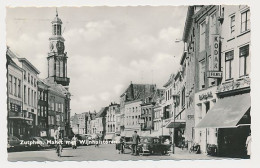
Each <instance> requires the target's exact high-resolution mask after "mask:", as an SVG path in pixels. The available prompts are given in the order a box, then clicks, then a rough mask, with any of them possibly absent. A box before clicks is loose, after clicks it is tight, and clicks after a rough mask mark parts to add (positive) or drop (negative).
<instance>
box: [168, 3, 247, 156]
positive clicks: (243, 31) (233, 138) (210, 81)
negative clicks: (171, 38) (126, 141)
mask: <svg viewBox="0 0 260 168" xmlns="http://www.w3.org/2000/svg"><path fill="white" fill-rule="evenodd" d="M244 17H246V18H244ZM234 19H235V20H234ZM230 23H232V25H233V26H236V28H234V27H232V26H231V27H230ZM244 24H245V25H246V26H245V25H244ZM244 26H245V27H244ZM183 42H184V53H183V55H182V58H181V61H180V65H181V68H180V71H179V72H180V73H181V76H182V77H181V79H180V80H178V79H177V80H176V78H175V80H174V81H173V85H174V86H173V87H172V88H173V94H172V96H173V101H172V108H171V110H170V111H171V113H172V114H173V115H172V116H173V117H171V121H170V122H168V124H166V126H165V127H166V128H169V129H172V131H174V141H175V144H176V145H177V146H178V143H179V142H178V141H179V140H182V141H185V143H186V144H187V145H188V147H190V146H191V145H192V144H195V143H196V144H199V145H200V150H201V153H203V154H215V155H219V156H234V157H242V156H244V155H246V147H245V146H246V139H247V137H248V136H249V135H250V133H251V113H250V111H251V96H250V90H251V89H250V67H251V66H250V60H251V54H250V9H249V7H248V6H246V5H237V6H216V5H209V6H190V7H189V8H188V12H187V18H186V22H185V29H184V34H183ZM202 45H203V46H202ZM179 72H178V73H179ZM178 73H177V75H175V77H176V76H178ZM178 84H179V87H178V86H177V85H178ZM183 101H184V105H183ZM181 114H183V116H185V117H184V118H183V119H181V118H180V115H181ZM181 137H182V138H181Z"/></svg>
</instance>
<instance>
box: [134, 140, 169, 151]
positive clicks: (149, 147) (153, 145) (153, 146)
mask: <svg viewBox="0 0 260 168" xmlns="http://www.w3.org/2000/svg"><path fill="white" fill-rule="evenodd" d="M170 147H171V145H170V144H163V143H161V139H159V138H157V137H149V136H143V137H140V144H138V147H137V150H138V153H139V154H141V155H143V154H162V155H165V154H167V153H168V151H169V150H170Z"/></svg>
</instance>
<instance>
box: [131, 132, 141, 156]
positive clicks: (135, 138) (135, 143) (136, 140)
mask: <svg viewBox="0 0 260 168" xmlns="http://www.w3.org/2000/svg"><path fill="white" fill-rule="evenodd" d="M132 139H133V143H132V155H135V156H136V155H137V146H138V143H139V142H140V137H139V135H138V134H137V131H134V134H133V135H132Z"/></svg>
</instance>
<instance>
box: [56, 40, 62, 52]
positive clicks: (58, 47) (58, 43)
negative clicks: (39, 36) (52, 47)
mask: <svg viewBox="0 0 260 168" xmlns="http://www.w3.org/2000/svg"><path fill="white" fill-rule="evenodd" d="M56 48H57V50H58V52H63V51H64V43H63V42H61V41H58V42H57V43H56Z"/></svg>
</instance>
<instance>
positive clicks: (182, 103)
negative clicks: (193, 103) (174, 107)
mask: <svg viewBox="0 0 260 168" xmlns="http://www.w3.org/2000/svg"><path fill="white" fill-rule="evenodd" d="M184 106H185V87H184V88H183V89H182V92H181V107H182V108H184Z"/></svg>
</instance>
